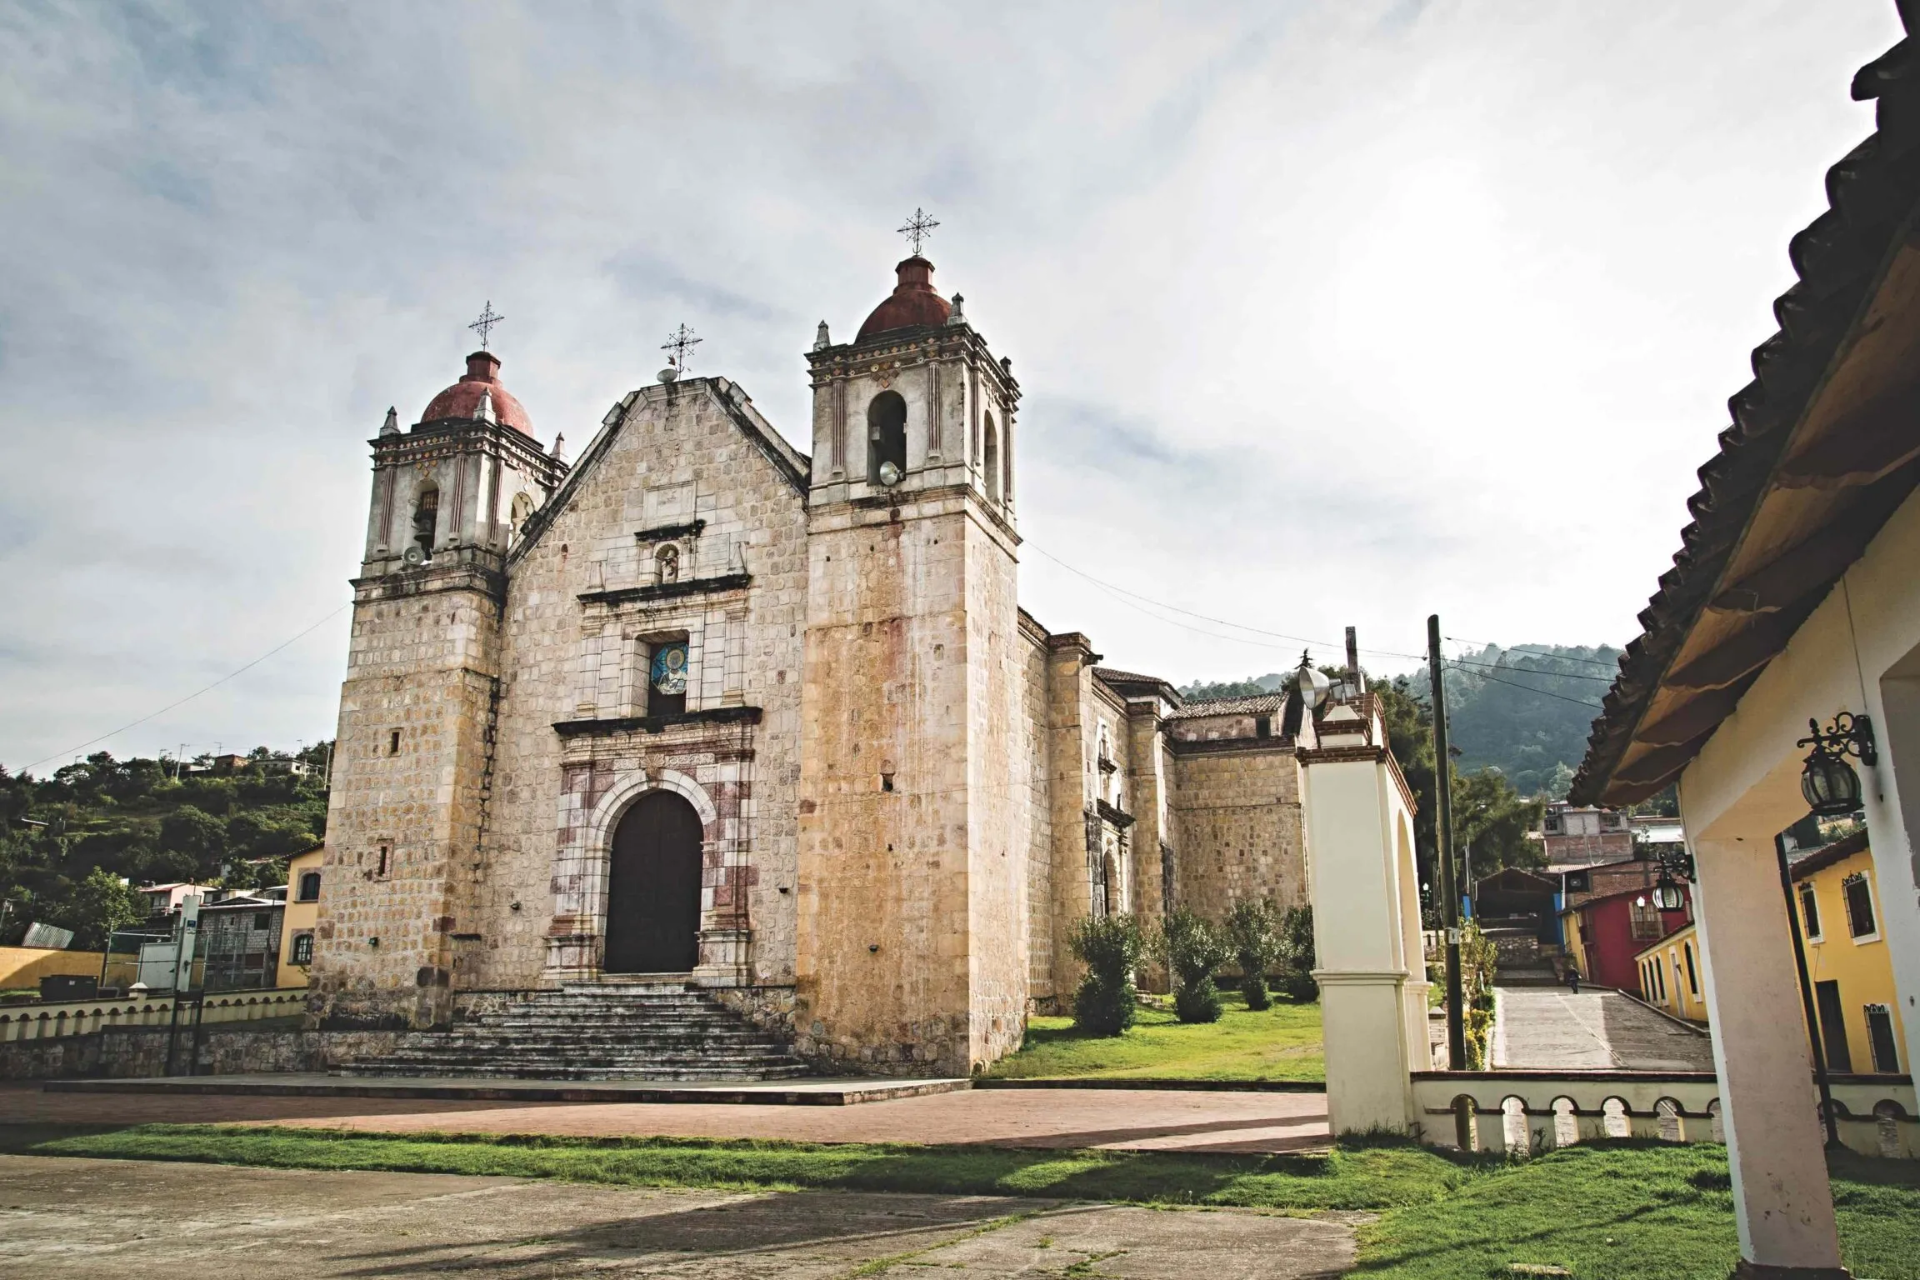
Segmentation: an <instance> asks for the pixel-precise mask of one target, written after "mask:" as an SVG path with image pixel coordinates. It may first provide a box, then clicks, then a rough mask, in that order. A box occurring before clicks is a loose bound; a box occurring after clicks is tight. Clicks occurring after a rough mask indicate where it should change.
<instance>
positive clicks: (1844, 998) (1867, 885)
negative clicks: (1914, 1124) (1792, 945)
mask: <svg viewBox="0 0 1920 1280" xmlns="http://www.w3.org/2000/svg"><path fill="white" fill-rule="evenodd" d="M1793 896H1794V903H1795V906H1796V908H1797V910H1796V911H1795V913H1794V915H1795V918H1796V921H1797V922H1798V924H1799V925H1800V933H1801V937H1802V938H1803V939H1804V940H1805V942H1806V950H1807V977H1808V979H1809V980H1810V981H1811V982H1812V983H1813V1000H1814V1007H1815V1009H1816V1011H1817V1012H1818V1013H1819V1016H1820V1043H1821V1045H1822V1046H1823V1047H1824V1048H1825V1050H1826V1056H1827V1068H1828V1070H1830V1071H1858V1072H1887V1073H1891V1072H1899V1071H1905V1070H1907V1069H1908V1068H1909V1067H1910V1065H1911V1064H1910V1063H1906V1062H1903V1061H1901V1045H1902V1044H1904V1043H1905V1041H1904V1036H1905V1031H1904V1028H1903V1025H1902V1022H1901V1018H1900V1001H1899V997H1898V996H1897V995H1896V994H1895V990H1894V985H1893V962H1892V960H1890V959H1889V958H1888V956H1887V944H1886V943H1885V942H1884V941H1883V940H1882V939H1881V931H1880V922H1881V914H1882V913H1881V908H1880V890H1879V886H1878V885H1877V884H1876V883H1875V882H1874V878H1873V855H1872V854H1871V852H1870V851H1869V850H1868V848H1867V833H1866V832H1865V831H1864V830H1862V831H1859V832H1856V833H1854V834H1853V835H1850V836H1848V837H1846V838H1845V839H1843V840H1839V841H1836V842H1835V843H1833V844H1830V845H1828V846H1827V847H1826V848H1824V849H1820V850H1818V851H1816V852H1814V853H1810V854H1808V855H1807V856H1806V857H1804V858H1802V859H1800V861H1799V862H1797V863H1795V864H1794V867H1793Z"/></svg>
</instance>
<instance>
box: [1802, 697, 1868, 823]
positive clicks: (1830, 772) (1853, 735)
mask: <svg viewBox="0 0 1920 1280" xmlns="http://www.w3.org/2000/svg"><path fill="white" fill-rule="evenodd" d="M1807 727H1808V728H1809V729H1811V730H1813V736H1812V737H1810V738H1802V739H1800V741H1799V742H1798V743H1796V744H1795V745H1796V746H1802V747H1812V748H1813V750H1812V752H1810V753H1809V754H1808V756H1807V763H1806V767H1805V768H1804V769H1802V770H1801V771H1800V794H1801V795H1803V796H1805V797H1806V799H1807V807H1808V808H1810V809H1812V810H1813V812H1814V814H1815V816H1817V817H1821V818H1844V817H1845V816H1847V815H1848V814H1850V813H1854V812H1857V811H1858V810H1859V808H1860V775H1859V774H1858V773H1855V772H1854V769H1853V766H1852V765H1851V764H1849V763H1847V757H1848V756H1852V757H1853V758H1854V759H1856V760H1858V761H1859V762H1860V763H1861V764H1864V765H1866V766H1867V767H1868V768H1872V767H1873V766H1874V764H1876V763H1877V762H1878V761H1879V759H1880V756H1879V753H1878V752H1877V751H1875V749H1874V745H1873V721H1872V720H1871V719H1870V718H1869V717H1867V716H1864V715H1859V716H1857V715H1854V714H1853V713H1852V712H1850V711H1842V712H1841V713H1840V714H1839V715H1836V716H1835V717H1834V718H1833V723H1832V724H1830V725H1828V726H1827V729H1826V731H1825V732H1824V733H1823V732H1821V730H1820V722H1819V721H1818V720H1809V721H1807Z"/></svg>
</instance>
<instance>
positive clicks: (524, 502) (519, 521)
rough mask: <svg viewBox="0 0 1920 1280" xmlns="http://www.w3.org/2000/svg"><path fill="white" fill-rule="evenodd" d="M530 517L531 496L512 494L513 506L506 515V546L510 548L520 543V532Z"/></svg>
mask: <svg viewBox="0 0 1920 1280" xmlns="http://www.w3.org/2000/svg"><path fill="white" fill-rule="evenodd" d="M532 516H533V495H531V494H528V493H516V494H514V495H513V506H512V507H511V508H509V510H508V513H507V545H508V546H512V545H513V544H514V543H516V542H518V541H520V530H521V529H523V528H525V527H526V523H527V521H528V520H529V519H530V518H531V517H532Z"/></svg>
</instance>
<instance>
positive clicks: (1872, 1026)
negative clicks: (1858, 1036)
mask: <svg viewBox="0 0 1920 1280" xmlns="http://www.w3.org/2000/svg"><path fill="white" fill-rule="evenodd" d="M1867 1044H1868V1046H1869V1047H1870V1048H1871V1049H1872V1050H1873V1069H1874V1070H1875V1071H1882V1072H1885V1073H1886V1074H1888V1075H1892V1074H1894V1073H1895V1072H1897V1071H1899V1070H1900V1046H1899V1044H1898V1042H1897V1041H1895V1040H1894V1038H1893V1010H1891V1009H1889V1008H1888V1007H1887V1006H1886V1005H1884V1004H1870V1005H1868V1006H1867Z"/></svg>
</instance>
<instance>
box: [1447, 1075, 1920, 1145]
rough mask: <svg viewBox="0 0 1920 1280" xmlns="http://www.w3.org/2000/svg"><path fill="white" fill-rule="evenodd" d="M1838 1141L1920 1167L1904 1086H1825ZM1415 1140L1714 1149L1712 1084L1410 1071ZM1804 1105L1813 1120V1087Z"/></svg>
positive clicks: (1844, 1079)
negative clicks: (1649, 1141) (1623, 1141)
mask: <svg viewBox="0 0 1920 1280" xmlns="http://www.w3.org/2000/svg"><path fill="white" fill-rule="evenodd" d="M1831 1089H1832V1094H1833V1110H1834V1125H1835V1129H1836V1130H1837V1131H1838V1133H1839V1135H1840V1141H1841V1143H1842V1144H1844V1145H1845V1146H1847V1147H1848V1148H1850V1149H1852V1150H1854V1151H1857V1152H1859V1153H1860V1154H1862V1155H1869V1156H1888V1157H1899V1158H1908V1159H1911V1158H1915V1157H1920V1113H1917V1112H1916V1106H1915V1098H1914V1088H1913V1080H1912V1078H1911V1077H1909V1076H1872V1075H1840V1076H1834V1077H1833V1078H1832V1082H1831ZM1413 1100H1414V1109H1415V1112H1416V1114H1417V1116H1418V1119H1419V1135H1418V1136H1419V1137H1420V1140H1421V1141H1422V1142H1425V1143H1426V1144H1427V1145H1429V1146H1434V1147H1449V1148H1460V1147H1464V1148H1467V1149H1469V1150H1476V1151H1492V1152H1506V1153H1510V1154H1512V1153H1524V1152H1528V1151H1533V1152H1538V1151H1545V1150H1551V1149H1552V1148H1555V1147H1564V1146H1571V1145H1572V1144H1574V1143H1577V1142H1584V1141H1588V1140H1591V1139H1594V1138H1629V1137H1631V1138H1660V1139H1664V1140H1666V1141H1668V1142H1720V1141H1723V1139H1722V1136H1721V1133H1720V1082H1719V1080H1718V1079H1717V1078H1716V1077H1715V1076H1714V1074H1713V1073H1712V1072H1711V1071H1687V1072H1658V1071H1418V1072H1415V1073H1414V1074H1413ZM1807 1102H1808V1105H1809V1106H1812V1107H1814V1108H1815V1109H1816V1110H1818V1105H1819V1104H1818V1102H1817V1100H1816V1095H1815V1093H1814V1089H1813V1084H1812V1082H1811V1081H1809V1082H1808V1085H1807Z"/></svg>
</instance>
